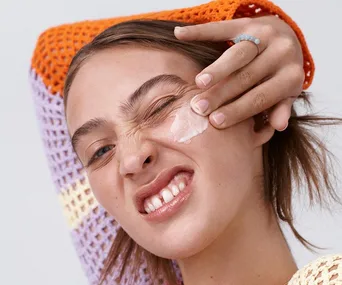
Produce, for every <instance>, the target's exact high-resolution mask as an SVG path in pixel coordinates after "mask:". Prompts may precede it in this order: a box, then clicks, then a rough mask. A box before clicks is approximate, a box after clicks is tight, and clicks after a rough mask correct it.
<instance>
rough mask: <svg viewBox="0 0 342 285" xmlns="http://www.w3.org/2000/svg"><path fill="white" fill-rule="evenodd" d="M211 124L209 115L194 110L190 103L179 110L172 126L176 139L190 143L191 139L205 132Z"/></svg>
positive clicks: (173, 135) (174, 138)
mask: <svg viewBox="0 0 342 285" xmlns="http://www.w3.org/2000/svg"><path fill="white" fill-rule="evenodd" d="M208 125H209V120H208V118H207V117H202V116H200V115H198V114H196V113H195V112H194V111H192V109H191V106H190V104H186V105H185V106H183V107H182V108H180V109H179V110H178V112H177V113H176V117H175V120H174V121H173V124H172V126H171V129H170V131H171V134H172V138H173V140H174V141H176V142H179V143H190V142H191V139H192V138H193V137H195V136H198V135H199V134H201V133H203V132H204V131H205V130H206V129H207V128H208Z"/></svg>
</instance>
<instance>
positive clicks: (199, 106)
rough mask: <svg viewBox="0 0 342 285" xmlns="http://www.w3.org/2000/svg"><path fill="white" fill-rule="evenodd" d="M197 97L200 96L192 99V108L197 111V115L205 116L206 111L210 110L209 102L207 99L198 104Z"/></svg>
mask: <svg viewBox="0 0 342 285" xmlns="http://www.w3.org/2000/svg"><path fill="white" fill-rule="evenodd" d="M197 96H198V95H196V96H195V97H194V98H192V100H191V103H190V104H191V106H192V108H193V109H194V110H195V111H196V113H199V114H204V113H205V111H207V110H208V108H209V102H208V100H206V99H201V100H199V101H197V102H196V97H197Z"/></svg>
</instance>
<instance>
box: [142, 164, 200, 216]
mask: <svg viewBox="0 0 342 285" xmlns="http://www.w3.org/2000/svg"><path fill="white" fill-rule="evenodd" d="M193 175H194V171H193V170H192V169H188V168H186V167H181V166H178V167H174V168H172V169H171V170H166V171H163V172H162V173H161V174H160V175H158V177H157V178H156V179H155V180H154V181H153V182H151V183H150V184H149V185H146V186H144V187H143V188H142V189H141V191H139V192H138V194H137V196H136V206H137V209H138V211H139V213H141V214H142V216H143V217H144V218H146V219H148V220H151V221H152V220H155V221H157V220H159V221H161V220H163V219H164V218H167V217H168V216H170V215H171V214H173V213H175V212H176V211H177V210H178V209H179V208H180V206H181V205H182V204H183V202H185V201H186V200H187V198H188V197H189V196H190V193H191V187H190V184H191V182H192V178H193Z"/></svg>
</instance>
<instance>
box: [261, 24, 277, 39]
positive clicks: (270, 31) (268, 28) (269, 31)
mask: <svg viewBox="0 0 342 285" xmlns="http://www.w3.org/2000/svg"><path fill="white" fill-rule="evenodd" d="M261 32H262V34H263V35H264V37H265V38H270V37H271V36H273V35H274V34H275V32H276V31H275V28H274V27H273V26H272V25H271V24H266V25H263V26H262V28H261Z"/></svg>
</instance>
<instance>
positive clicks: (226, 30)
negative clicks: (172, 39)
mask: <svg viewBox="0 0 342 285" xmlns="http://www.w3.org/2000/svg"><path fill="white" fill-rule="evenodd" d="M251 20H252V19H250V18H240V19H234V20H229V21H219V22H210V23H205V24H197V25H190V26H183V27H180V26H178V27H176V28H175V31H174V33H175V36H176V37H177V38H178V39H179V40H185V41H227V40H230V39H232V38H235V37H236V35H238V34H240V33H241V32H242V30H243V28H244V27H245V26H246V25H248V24H249V23H250V21H251Z"/></svg>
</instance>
